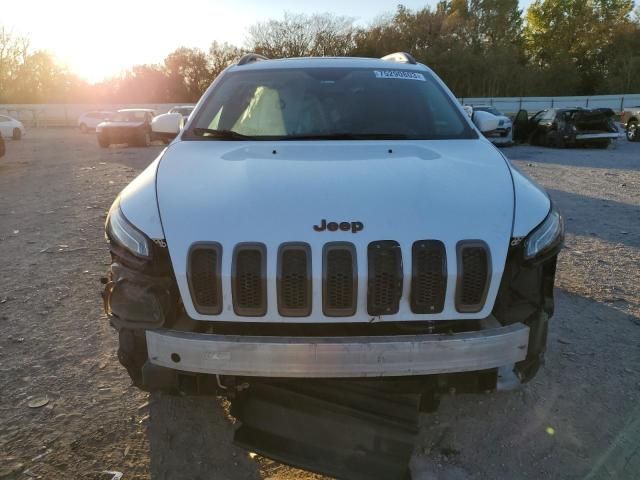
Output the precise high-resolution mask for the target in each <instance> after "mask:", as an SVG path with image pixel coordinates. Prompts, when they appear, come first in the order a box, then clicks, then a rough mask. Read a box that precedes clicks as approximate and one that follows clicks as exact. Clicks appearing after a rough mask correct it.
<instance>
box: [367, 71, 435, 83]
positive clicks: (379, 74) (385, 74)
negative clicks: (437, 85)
mask: <svg viewBox="0 0 640 480" xmlns="http://www.w3.org/2000/svg"><path fill="white" fill-rule="evenodd" d="M373 73H374V74H375V76H376V78H396V79H398V80H418V81H420V82H426V81H427V80H426V79H425V78H424V75H423V74H421V73H419V72H408V71H406V70H374V71H373Z"/></svg>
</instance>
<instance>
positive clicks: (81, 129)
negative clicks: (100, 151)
mask: <svg viewBox="0 0 640 480" xmlns="http://www.w3.org/2000/svg"><path fill="white" fill-rule="evenodd" d="M80 133H87V126H86V125H85V124H84V123H81V124H80Z"/></svg>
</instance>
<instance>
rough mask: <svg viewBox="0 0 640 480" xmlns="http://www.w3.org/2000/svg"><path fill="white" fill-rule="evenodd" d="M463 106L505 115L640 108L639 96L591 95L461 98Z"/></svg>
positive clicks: (619, 110) (616, 110) (617, 110)
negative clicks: (489, 108)
mask: <svg viewBox="0 0 640 480" xmlns="http://www.w3.org/2000/svg"><path fill="white" fill-rule="evenodd" d="M460 101H461V102H462V103H463V104H465V105H476V104H483V105H493V106H495V107H496V108H497V109H498V110H500V111H502V112H504V113H506V114H515V113H516V112H517V111H518V110H521V109H524V110H527V111H528V112H529V113H530V114H531V113H535V112H538V111H540V110H544V109H545V108H554V107H555V108H566V107H585V108H611V109H612V110H614V111H615V112H621V111H622V110H623V108H626V107H635V106H640V94H628V95H593V96H573V97H494V98H492V97H485V98H461V99H460Z"/></svg>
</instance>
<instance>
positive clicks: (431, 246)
mask: <svg viewBox="0 0 640 480" xmlns="http://www.w3.org/2000/svg"><path fill="white" fill-rule="evenodd" d="M412 259H413V265H412V272H411V311H412V312H413V313H440V312H442V310H443V309H444V299H445V295H446V293H447V256H446V252H445V248H444V244H443V243H442V242H440V241H438V240H419V241H417V242H415V243H414V244H413V248H412Z"/></svg>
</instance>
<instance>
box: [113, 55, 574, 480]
mask: <svg viewBox="0 0 640 480" xmlns="http://www.w3.org/2000/svg"><path fill="white" fill-rule="evenodd" d="M498 123H499V122H498V119H497V118H496V117H495V116H494V115H492V114H489V113H487V112H482V111H476V112H475V113H474V118H473V120H471V119H470V118H469V117H468V115H467V114H466V113H465V111H464V110H463V108H462V106H461V105H460V104H459V103H458V101H457V100H456V98H455V96H454V95H453V94H452V93H451V91H450V90H449V89H448V88H447V87H446V86H445V84H444V83H443V82H442V81H441V80H440V79H439V78H438V76H437V75H436V74H435V73H434V72H433V71H432V70H431V69H429V68H428V67H426V66H425V65H422V64H419V63H417V62H416V61H415V60H414V59H413V57H411V56H410V55H408V54H404V53H397V54H392V55H390V56H387V57H384V58H383V59H362V58H311V59H283V60H266V59H263V57H259V56H256V55H251V54H249V55H246V56H244V57H242V58H241V59H240V60H239V62H238V63H237V64H235V65H233V66H231V67H229V68H228V69H226V70H225V71H224V72H223V73H222V74H221V75H220V76H218V78H217V79H216V81H215V82H214V84H213V85H212V86H211V87H210V88H209V89H208V90H207V92H206V93H205V94H204V96H203V98H202V99H201V101H200V102H199V104H198V107H197V108H196V109H195V110H194V112H193V114H192V115H191V117H190V119H189V121H188V122H187V124H186V125H185V126H184V128H183V129H182V130H178V126H176V128H175V130H174V133H175V134H178V136H177V138H176V140H175V141H174V142H173V143H172V145H171V147H170V148H167V149H165V150H164V152H163V153H162V154H161V155H160V156H159V157H158V158H157V159H156V160H155V161H154V162H153V163H151V164H150V165H149V166H148V167H147V169H145V170H144V171H143V172H142V173H141V174H140V176H138V177H137V178H136V179H135V180H134V181H133V182H132V183H131V184H129V185H128V186H127V187H126V188H125V189H124V190H123V191H122V192H121V193H120V195H119V196H118V197H117V199H116V200H115V202H114V203H113V205H112V206H111V209H110V211H109V214H108V217H107V220H106V225H105V229H106V236H107V238H108V240H109V249H110V252H111V258H112V264H111V267H110V268H109V272H108V275H107V278H106V279H105V290H104V305H105V309H106V313H107V316H108V318H109V320H110V322H111V324H112V326H114V327H115V328H116V329H117V330H118V332H119V342H120V343H119V352H118V358H119V360H120V361H121V363H122V364H123V365H124V366H125V367H126V369H127V371H128V372H129V375H130V376H131V378H132V379H133V382H134V384H135V385H137V386H138V387H140V388H143V389H146V390H169V391H174V392H176V391H177V392H181V393H184V394H193V395H196V394H211V393H214V394H221V395H229V396H233V395H236V394H238V395H243V394H244V393H242V392H247V391H248V392H255V391H256V389H258V390H259V389H260V388H261V386H262V387H264V388H266V387H265V385H266V384H267V383H268V382H269V381H273V379H280V380H283V379H298V380H299V381H302V380H303V379H304V382H305V383H304V385H306V387H303V384H302V383H300V382H298V383H295V385H297V386H299V388H309V389H313V388H315V389H316V391H318V390H322V391H325V392H326V390H323V389H324V388H325V387H324V385H326V384H327V383H326V380H323V379H336V378H339V379H342V382H343V383H341V384H340V383H339V384H338V386H337V387H334V388H336V389H337V390H335V392H336V395H338V396H339V395H340V394H339V393H337V392H340V385H343V386H344V387H343V389H342V391H343V392H345V390H344V388H346V386H347V385H348V383H347V380H348V379H351V380H352V381H354V382H355V381H356V380H363V379H365V378H369V379H370V382H367V385H372V384H377V385H378V386H380V387H382V386H383V385H386V391H387V392H390V393H389V394H390V395H391V394H394V393H395V394H396V395H398V394H402V395H405V394H408V393H411V394H412V395H413V394H415V395H418V396H419V395H423V394H424V392H427V391H429V392H433V391H441V390H439V389H443V391H448V389H449V388H453V386H454V385H464V388H467V389H469V390H472V389H474V391H485V390H487V389H491V388H498V389H501V388H509V387H511V386H513V385H517V384H519V383H520V382H526V381H528V380H530V379H531V378H533V376H534V375H535V374H536V372H537V371H538V369H539V367H540V365H541V363H542V361H543V358H544V352H545V346H546V342H547V330H548V322H549V318H550V317H551V316H552V315H553V312H554V309H553V284H554V278H555V270H556V258H557V254H558V252H559V250H560V248H561V245H562V242H563V220H562V217H561V216H560V213H558V210H557V209H556V207H555V206H554V204H553V203H552V201H551V199H550V198H549V196H548V195H547V193H546V192H544V190H543V189H542V188H541V187H539V186H538V185H537V184H536V183H535V182H534V181H533V180H531V179H529V178H528V177H526V176H525V175H524V174H523V173H522V172H520V171H519V170H518V169H516V168H515V167H513V166H512V164H511V163H510V162H509V160H508V159H507V158H506V157H505V156H504V155H503V154H502V153H501V152H500V151H499V150H497V149H496V148H494V146H493V145H492V144H491V143H490V141H489V140H487V139H486V138H485V137H484V136H483V135H482V132H489V131H493V130H495V129H496V128H498ZM460 372H466V373H460ZM498 372H499V373H498ZM373 377H376V378H375V379H374V378H373ZM381 377H394V378H393V379H390V380H392V381H390V382H385V379H383V378H381ZM462 378H464V381H463V380H461V379H462ZM478 379H482V381H480V380H478ZM476 380H477V381H476ZM376 382H377V383H376ZM456 382H457V383H456ZM364 383H365V382H361V383H358V385H359V387H358V388H360V391H362V388H364ZM280 385H282V383H281V384H280ZM394 385H395V387H394ZM274 388H275V387H274ZM460 388H463V387H460ZM476 389H477V390H476ZM262 391H264V390H262ZM272 391H273V390H272ZM278 391H279V392H281V391H282V390H278ZM350 391H351V390H350ZM458 391H460V390H458ZM345 394H346V393H345ZM235 398H236V399H237V398H238V397H235ZM270 398H271V399H272V401H273V398H274V396H273V395H272V396H271V397H270ZM275 398H276V400H275V403H278V401H277V398H278V397H277V395H276V397H275ZM280 398H282V397H280ZM398 398H399V397H397V396H396V400H397V399H398ZM325 403H326V402H325ZM245 405H247V404H245ZM261 405H263V406H264V410H262V413H261V414H256V415H254V416H253V417H252V418H253V421H256V419H257V418H262V419H265V421H268V418H267V417H269V416H270V413H269V412H272V411H273V410H270V408H271V407H270V406H269V405H272V403H263V404H261ZM396 405H397V404H396ZM247 408H251V406H249V407H247ZM279 408H281V409H284V410H280V412H282V411H285V412H286V409H287V408H296V402H295V401H291V402H290V403H288V404H287V405H284V404H279ZM237 411H238V410H236V413H237ZM239 415H241V414H239ZM283 415H285V418H287V417H286V413H279V414H278V418H282V416H283ZM367 415H369V413H367ZM369 416H370V415H369ZM248 417H250V415H248V416H245V417H243V418H244V420H241V421H242V422H249V423H250V422H251V421H252V420H251V418H248ZM299 418H307V415H306V414H304V415H303V414H300V415H298V416H297V417H295V418H293V417H292V419H291V421H292V422H294V421H295V422H297V423H296V428H287V429H284V428H282V423H281V422H279V423H278V424H277V425H275V426H274V428H276V429H277V428H279V430H278V431H277V432H276V433H275V434H274V435H276V434H277V435H285V437H286V436H287V435H296V434H300V433H303V434H305V433H306V431H305V426H304V425H299V421H298V420H296V419H299ZM381 422H383V423H384V424H385V425H386V424H388V423H392V422H388V419H384V420H381ZM243 425H244V426H243V428H245V427H247V423H243ZM263 425H264V424H263ZM298 427H299V428H298ZM249 428H251V425H249ZM308 428H312V427H311V426H309V427H308ZM325 430H326V428H325ZM245 431H246V430H245ZM369 433H370V432H369ZM270 435H271V434H270ZM267 437H268V438H272V436H267ZM308 437H313V435H308ZM273 438H280V437H279V436H278V437H275V436H273ZM287 438H288V437H287ZM253 440H254V441H255V440H256V439H255V438H254V439H253ZM244 441H245V444H246V441H247V437H244ZM257 441H259V439H258V440H257ZM285 443H286V444H291V443H292V444H293V445H296V443H295V442H290V443H287V442H285V441H280V440H278V441H276V442H274V441H271V442H266V443H263V444H262V447H261V448H258V449H257V450H253V451H260V452H261V453H263V454H264V453H266V454H267V455H269V454H270V453H271V454H272V455H273V449H274V448H278V447H279V446H282V445H284V444H285ZM369 444H371V445H372V447H371V448H376V447H375V445H378V443H376V442H373V441H371V442H367V445H369ZM325 447H326V448H332V445H323V448H325ZM367 448H369V447H368V446H367ZM280 453H282V452H280ZM347 453H350V452H347ZM409 454H410V452H409ZM358 455H360V453H358ZM312 457H313V458H314V459H315V458H316V457H315V456H312ZM279 458H282V456H279ZM301 459H303V457H301V456H298V457H297V464H298V465H302V466H303V467H306V468H313V469H316V470H318V469H320V470H322V467H321V466H319V465H318V463H315V464H313V465H311V466H309V464H308V463H305V461H303V460H301ZM294 463H296V462H294ZM356 464H357V465H361V464H362V462H356ZM325 467H326V465H325ZM326 470H328V473H333V474H334V475H332V476H338V477H342V478H344V477H348V476H349V475H342V474H336V471H335V470H334V471H331V470H330V468H329V467H326ZM338 473H340V472H338ZM377 476H379V475H377ZM358 478H365V477H364V476H363V475H362V472H359V476H358ZM369 478H371V476H369Z"/></svg>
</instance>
